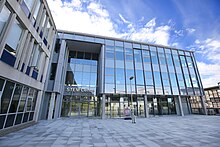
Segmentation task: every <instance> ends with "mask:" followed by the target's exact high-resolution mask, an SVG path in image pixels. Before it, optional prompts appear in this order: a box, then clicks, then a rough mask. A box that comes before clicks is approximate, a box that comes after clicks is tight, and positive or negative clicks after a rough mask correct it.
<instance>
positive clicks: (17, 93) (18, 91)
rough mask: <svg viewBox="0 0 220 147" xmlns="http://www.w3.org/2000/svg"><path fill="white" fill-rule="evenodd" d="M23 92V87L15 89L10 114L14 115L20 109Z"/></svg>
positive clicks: (19, 86) (18, 86)
mask: <svg viewBox="0 0 220 147" xmlns="http://www.w3.org/2000/svg"><path fill="white" fill-rule="evenodd" d="M21 91H22V86H21V85H19V84H17V85H16V88H15V92H14V95H13V98H12V102H11V106H10V109H9V113H14V112H16V111H17V107H18V102H19V99H20V95H21Z"/></svg>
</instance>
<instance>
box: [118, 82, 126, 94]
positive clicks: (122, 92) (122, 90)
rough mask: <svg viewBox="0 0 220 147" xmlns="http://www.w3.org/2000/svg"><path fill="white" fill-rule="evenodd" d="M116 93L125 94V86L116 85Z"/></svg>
mask: <svg viewBox="0 0 220 147" xmlns="http://www.w3.org/2000/svg"><path fill="white" fill-rule="evenodd" d="M116 93H119V94H125V85H124V84H123V85H120V84H116Z"/></svg>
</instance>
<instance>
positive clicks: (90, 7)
mask: <svg viewBox="0 0 220 147" xmlns="http://www.w3.org/2000/svg"><path fill="white" fill-rule="evenodd" d="M48 4H49V7H50V10H51V13H52V15H53V18H54V21H55V24H56V26H57V28H58V29H61V30H68V31H76V32H83V33H91V34H98V35H105V36H110V37H122V36H121V34H118V33H117V32H116V29H115V26H114V24H113V22H112V21H111V19H110V16H109V13H108V11H107V10H106V9H104V8H103V7H102V5H101V4H99V3H96V2H84V1H80V0H72V1H65V2H62V1H61V0H48ZM83 4H84V5H85V6H83Z"/></svg>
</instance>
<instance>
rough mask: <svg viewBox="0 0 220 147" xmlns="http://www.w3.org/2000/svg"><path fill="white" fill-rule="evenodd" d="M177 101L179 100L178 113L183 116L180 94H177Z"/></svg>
mask: <svg viewBox="0 0 220 147" xmlns="http://www.w3.org/2000/svg"><path fill="white" fill-rule="evenodd" d="M178 102H179V109H180V115H181V116H184V113H183V105H182V100H181V97H180V95H179V96H178Z"/></svg>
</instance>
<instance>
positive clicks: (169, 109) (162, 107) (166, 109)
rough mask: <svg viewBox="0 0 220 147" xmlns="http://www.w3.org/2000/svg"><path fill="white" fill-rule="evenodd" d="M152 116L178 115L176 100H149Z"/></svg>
mask: <svg viewBox="0 0 220 147" xmlns="http://www.w3.org/2000/svg"><path fill="white" fill-rule="evenodd" d="M148 108H149V114H150V115H154V116H155V115H171V114H176V106H175V101H174V98H161V97H160V98H159V97H158V98H156V97H154V98H148Z"/></svg>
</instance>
